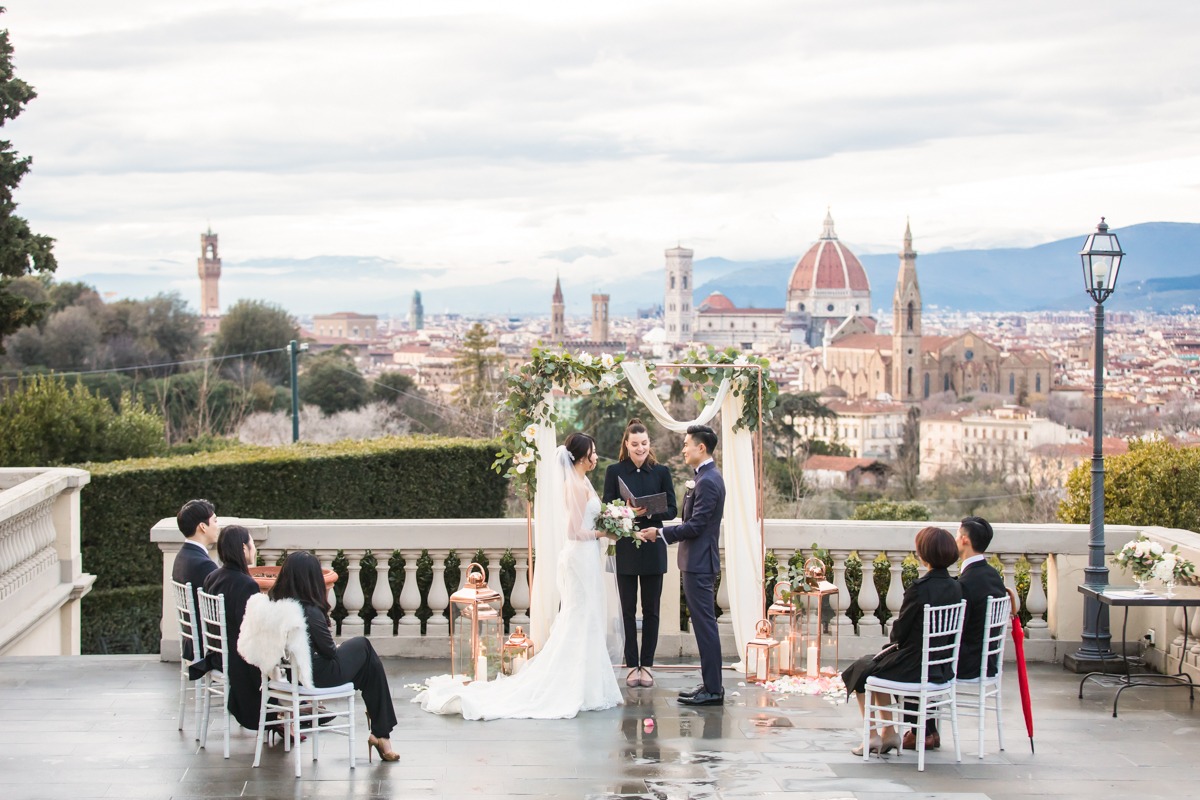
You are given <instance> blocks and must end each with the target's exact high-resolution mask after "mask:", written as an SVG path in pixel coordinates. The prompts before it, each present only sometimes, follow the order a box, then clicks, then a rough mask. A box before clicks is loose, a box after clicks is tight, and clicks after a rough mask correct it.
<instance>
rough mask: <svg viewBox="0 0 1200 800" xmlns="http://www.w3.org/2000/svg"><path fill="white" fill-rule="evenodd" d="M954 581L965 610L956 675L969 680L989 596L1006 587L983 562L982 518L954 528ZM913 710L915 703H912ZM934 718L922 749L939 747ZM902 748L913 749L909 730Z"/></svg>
mask: <svg viewBox="0 0 1200 800" xmlns="http://www.w3.org/2000/svg"><path fill="white" fill-rule="evenodd" d="M957 540H958V555H959V559H960V562H959V568H958V583H959V585H960V586H962V593H963V599H964V600H966V601H967V612H966V616H965V617H964V619H963V632H962V644H961V645H959V648H958V673H957V675H958V677H959V678H964V679H967V680H973V679H975V678H978V677H979V664H980V661H981V659H982V658H983V631H984V628H985V627H986V626H987V605H988V598H990V597H1004V595H1005V594H1007V593H1008V589H1006V588H1005V586H1004V578H1003V577H1001V575H1000V573H999V572H997V571H996V568H995V567H993V566H992V565H991V564H989V563H988V562H987V549H988V547H990V546H991V544H992V526H991V524H990V523H989V522H988V521H987V520H986V519H984V518H983V517H967V518H965V519H964V520H963V521H962V523H960V525H959V528H958V537H957ZM995 674H996V664H994V663H989V664H988V675H995ZM914 709H915V706H914ZM941 744H942V740H941V737H940V736H939V735H938V729H937V720H934V719H929V720H928V721H927V722H926V723H925V749H926V750H932V749H934V748H937V747H940V746H941ZM904 749H905V750H916V749H917V737H916V734H915V733H914V732H913V731H911V730H910V731H905V733H904Z"/></svg>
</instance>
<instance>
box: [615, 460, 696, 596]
mask: <svg viewBox="0 0 1200 800" xmlns="http://www.w3.org/2000/svg"><path fill="white" fill-rule="evenodd" d="M618 478H620V479H621V480H623V481H625V485H626V486H628V487H629V491H631V492H633V496H634V497H645V496H646V495H650V494H658V493H659V492H665V493H666V495H667V510H666V511H665V512H663V513H662V514H651V515H650V516H648V517H638V518H637V519H635V520H634V521H633V523H634V527H636V528H637V529H638V530H641V529H642V528H661V527H662V523H664V522H666V521H667V520H669V519H675V515H676V514H677V513H678V509H677V507H676V505H675V484H674V483H673V482H672V481H671V470H669V469H667V466H666V465H665V464H655V465H654V466H653V467H647V466H642V467H638V466H636V465H634V463H633V461H631V460H630V459H628V458H627V459H624V460H622V461H618V462H617V463H616V464H610V465H609V467H608V469H607V470H605V472H604V497H603V498H601V499H602V500H603V501H604V502H605V503H611V502H612V501H613V500H620V499H621V491H620V487H619V486H618V484H617V479H618ZM666 571H667V543H666V541H664V540H663V538H662V537H659V538H658V539H656V540H655V541H653V542H643V543H642V546H641V547H638V546H637V545H635V544H634V543H633V542H631V541H629V540H628V539H621V540H620V541H618V542H617V574H618V575H662V574H664V573H666Z"/></svg>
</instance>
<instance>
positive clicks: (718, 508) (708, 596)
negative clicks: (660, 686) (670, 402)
mask: <svg viewBox="0 0 1200 800" xmlns="http://www.w3.org/2000/svg"><path fill="white" fill-rule="evenodd" d="M724 513H725V480H724V479H723V478H722V477H721V471H720V470H718V469H717V465H716V464H715V463H714V462H711V461H710V462H709V463H707V464H703V465H701V467H700V469H699V470H698V471H697V472H696V488H694V489H693V490H692V491H691V492H689V493H688V494H687V495H685V496H684V498H683V524H682V525H675V526H672V527H670V528H663V531H662V533H663V538H664V539H666V540H667V544H675V543H676V542H678V543H679V571H680V572H681V573H682V578H683V594H684V597H686V598H687V604H688V611H689V612H690V614H691V624H692V632H693V633H694V634H695V635H696V646H697V647H698V648H699V649H700V674H701V675H702V676H703V678H704V689H705V691H706V692H710V693H712V694H714V695H721V694H723V689H722V688H721V637H720V634H719V633H718V632H717V615H716V609H715V598H714V591H715V587H716V582H717V575H719V574H720V572H721V551H720V537H721V517H722V516H723V515H724Z"/></svg>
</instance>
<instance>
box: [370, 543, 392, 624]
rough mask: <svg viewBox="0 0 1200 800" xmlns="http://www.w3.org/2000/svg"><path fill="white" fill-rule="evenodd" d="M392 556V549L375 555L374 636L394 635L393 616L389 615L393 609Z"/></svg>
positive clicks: (372, 595)
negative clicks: (389, 574)
mask: <svg viewBox="0 0 1200 800" xmlns="http://www.w3.org/2000/svg"><path fill="white" fill-rule="evenodd" d="M391 557H392V553H391V551H390V550H385V551H383V552H382V553H379V554H377V555H376V556H375V561H376V566H375V591H373V592H371V606H372V607H373V608H374V609H375V618H374V619H372V620H371V635H372V636H391V635H392V618H391V617H389V616H388V612H390V611H391V610H392V585H391V583H390V582H389V581H388V559H390V558H391Z"/></svg>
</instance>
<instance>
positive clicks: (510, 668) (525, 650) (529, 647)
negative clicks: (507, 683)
mask: <svg viewBox="0 0 1200 800" xmlns="http://www.w3.org/2000/svg"><path fill="white" fill-rule="evenodd" d="M533 651H534V647H533V639H530V638H529V637H528V636H526V635H525V630H524V629H523V628H522V627H521V626H520V625H518V626H517V627H516V628H514V629H513V632H512V633H511V634H509V637H508V640H507V641H505V642H504V648H503V649H502V650H501V652H500V671H501V672H503V673H504V674H505V675H516V674H517V673H518V672H520V671H521V669H522V668H523V667H524V666H525V665H526V664H527V663H529V659H531V658H533Z"/></svg>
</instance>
